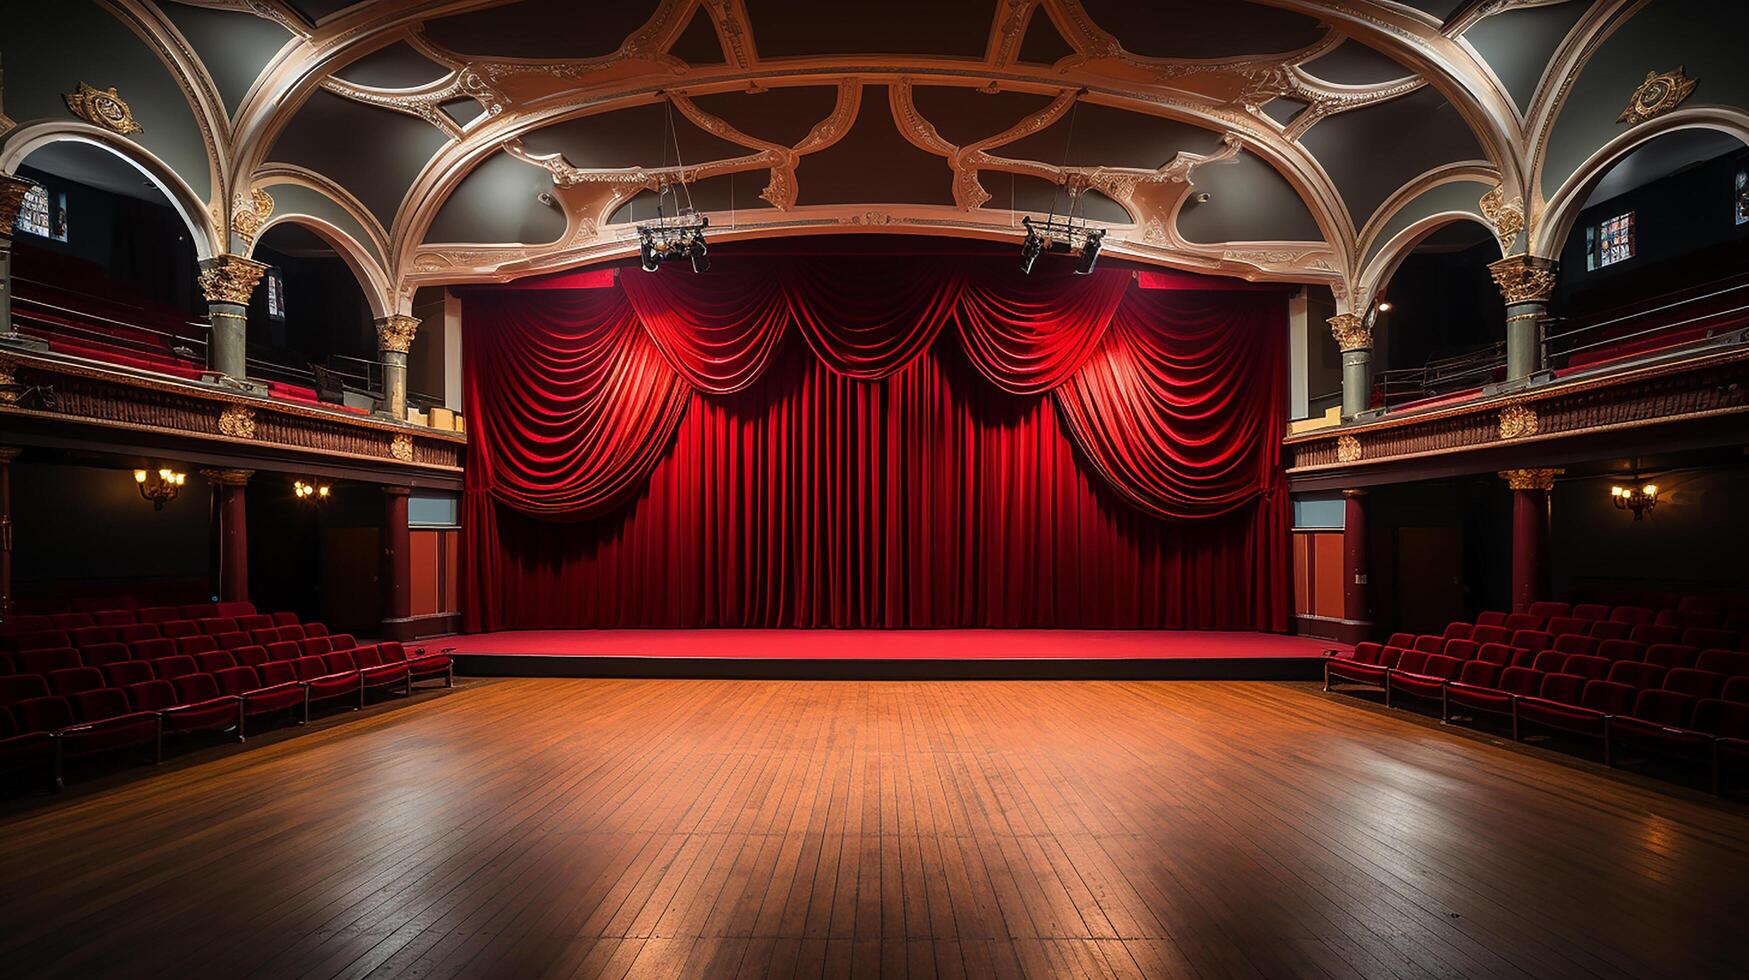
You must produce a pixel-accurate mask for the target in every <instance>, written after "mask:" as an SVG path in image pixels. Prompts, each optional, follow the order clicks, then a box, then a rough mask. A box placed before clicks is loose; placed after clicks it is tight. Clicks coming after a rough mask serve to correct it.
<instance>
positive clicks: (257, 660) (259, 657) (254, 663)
mask: <svg viewBox="0 0 1749 980" xmlns="http://www.w3.org/2000/svg"><path fill="white" fill-rule="evenodd" d="M231 657H232V659H234V660H236V661H237V663H238V664H239V665H240V666H243V667H258V666H260V665H261V664H264V663H266V662H267V648H266V647H264V646H256V645H254V644H250V645H248V646H241V647H237V648H235V649H233V650H232V651H231Z"/></svg>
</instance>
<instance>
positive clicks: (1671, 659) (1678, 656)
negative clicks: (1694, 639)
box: [1646, 643, 1700, 670]
mask: <svg viewBox="0 0 1749 980" xmlns="http://www.w3.org/2000/svg"><path fill="white" fill-rule="evenodd" d="M1698 656H1700V651H1699V650H1696V649H1695V648H1694V647H1690V646H1683V645H1682V644H1680V643H1654V644H1652V645H1651V646H1649V647H1647V648H1646V663H1649V664H1653V665H1655V666H1658V667H1663V668H1665V669H1667V670H1668V669H1674V668H1677V667H1693V666H1694V660H1695V658H1696V657H1698Z"/></svg>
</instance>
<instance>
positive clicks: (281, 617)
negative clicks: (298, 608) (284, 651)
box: [273, 612, 298, 626]
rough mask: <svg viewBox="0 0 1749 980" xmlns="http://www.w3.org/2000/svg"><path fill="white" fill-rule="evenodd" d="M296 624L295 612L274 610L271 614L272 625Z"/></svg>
mask: <svg viewBox="0 0 1749 980" xmlns="http://www.w3.org/2000/svg"><path fill="white" fill-rule="evenodd" d="M297 624H298V614H297V613H290V612H276V613H274V614H273V625H275V626H296V625H297Z"/></svg>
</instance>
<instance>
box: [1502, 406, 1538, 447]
mask: <svg viewBox="0 0 1749 980" xmlns="http://www.w3.org/2000/svg"><path fill="white" fill-rule="evenodd" d="M1534 435H1536V409H1534V408H1531V407H1530V406H1529V405H1516V404H1514V405H1508V406H1506V407H1505V408H1502V409H1501V410H1500V438H1502V439H1523V438H1524V437H1526V436H1534Z"/></svg>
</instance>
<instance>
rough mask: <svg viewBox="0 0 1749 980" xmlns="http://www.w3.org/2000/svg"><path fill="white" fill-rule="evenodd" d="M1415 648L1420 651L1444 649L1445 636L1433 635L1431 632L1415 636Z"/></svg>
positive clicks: (1432, 651)
mask: <svg viewBox="0 0 1749 980" xmlns="http://www.w3.org/2000/svg"><path fill="white" fill-rule="evenodd" d="M1415 649H1416V650H1419V651H1421V652H1422V653H1438V652H1440V651H1441V650H1444V649H1445V637H1443V636H1433V635H1431V634H1427V635H1423V636H1417V637H1416V638H1415Z"/></svg>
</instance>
